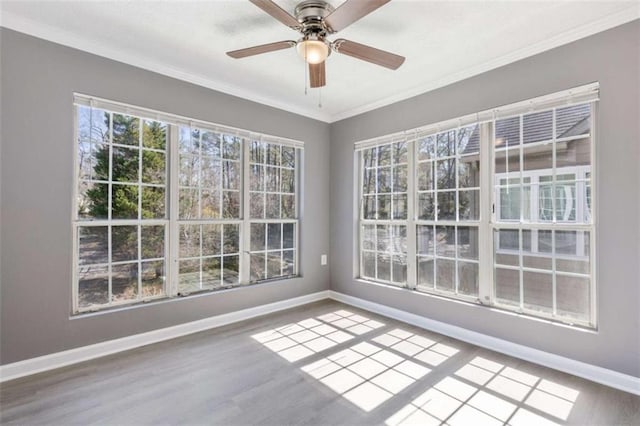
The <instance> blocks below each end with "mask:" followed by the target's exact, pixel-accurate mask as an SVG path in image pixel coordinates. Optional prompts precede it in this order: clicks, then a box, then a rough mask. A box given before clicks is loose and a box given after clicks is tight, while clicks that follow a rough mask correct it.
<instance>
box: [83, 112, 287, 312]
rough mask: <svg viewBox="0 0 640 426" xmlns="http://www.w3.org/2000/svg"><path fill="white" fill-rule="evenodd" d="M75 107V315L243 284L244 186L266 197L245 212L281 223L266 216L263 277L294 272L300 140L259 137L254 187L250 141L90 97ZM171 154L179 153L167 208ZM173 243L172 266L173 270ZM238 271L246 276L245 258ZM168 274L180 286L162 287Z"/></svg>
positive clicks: (247, 207)
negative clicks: (295, 143) (108, 106)
mask: <svg viewBox="0 0 640 426" xmlns="http://www.w3.org/2000/svg"><path fill="white" fill-rule="evenodd" d="M113 108H115V109H116V110H120V109H122V110H124V109H125V108H124V107H122V108H121V106H119V105H115V104H114V105H113ZM75 111H76V124H77V127H76V128H77V132H76V138H77V141H76V143H77V144H76V164H77V166H76V188H77V189H76V192H77V197H76V200H77V201H76V211H75V214H74V235H75V238H74V245H75V247H76V252H75V255H74V257H75V266H74V277H75V279H74V292H73V294H74V298H73V299H74V307H73V309H74V312H85V311H93V310H97V309H102V308H107V307H110V306H115V305H121V304H131V303H135V302H141V301H146V300H150V299H154V298H162V297H167V296H175V295H186V294H189V293H192V292H196V291H203V290H215V289H219V288H226V287H231V286H236V285H238V284H240V275H241V274H240V272H241V271H240V270H241V263H242V260H241V259H242V258H243V256H242V255H241V253H243V249H242V246H243V242H242V241H241V238H240V236H241V234H242V233H244V232H246V235H249V234H250V230H249V229H243V227H244V226H245V222H244V221H243V219H242V211H241V207H242V203H241V200H242V194H243V193H244V191H247V193H248V192H249V191H255V192H256V193H257V196H258V197H261V201H262V204H261V211H260V215H252V214H251V211H250V205H247V206H245V209H246V210H247V212H246V215H247V217H249V215H251V216H255V217H257V218H258V219H259V220H266V221H277V222H280V223H278V224H275V225H271V224H269V225H265V226H267V227H268V228H269V231H270V234H269V235H270V237H271V238H270V239H269V240H268V244H269V245H268V246H265V248H264V250H263V253H264V262H263V265H264V269H265V271H267V272H265V274H266V276H267V277H268V278H275V277H283V276H293V275H296V274H297V250H298V249H297V244H298V243H297V238H298V237H297V235H298V225H299V222H298V219H297V211H296V209H297V191H298V190H299V188H298V182H297V176H298V161H299V160H298V152H299V151H298V150H299V147H298V148H294V147H292V146H289V145H286V144H284V143H283V144H280V143H268V144H264V145H262V146H261V147H262V152H261V153H259V154H258V156H259V161H257V162H252V163H253V164H250V163H247V164H246V166H245V167H247V168H249V167H250V166H254V168H255V169H256V170H255V173H254V174H256V175H257V174H258V172H260V173H262V177H260V176H258V178H259V180H260V183H259V185H260V186H259V187H258V186H257V185H256V183H255V182H252V179H247V182H244V179H243V171H244V170H245V167H243V162H244V161H245V160H244V156H243V153H244V151H243V150H244V147H245V146H248V145H247V142H248V141H249V140H248V139H245V138H244V137H241V136H238V135H237V134H236V135H234V134H227V133H224V132H220V131H216V130H210V129H211V128H216V127H211V128H209V129H207V128H195V127H189V126H181V125H179V124H175V123H174V124H167V123H163V122H160V121H157V120H153V119H149V118H145V117H144V115H142V116H134V115H131V114H128V113H122V111H119V112H115V111H108V110H105V109H98V108H93V107H89V106H81V105H77V106H76V110H75ZM127 111H129V110H128V109H127ZM135 111H136V113H135V114H138V113H140V114H145V112H141V111H140V110H137V109H136V110H135ZM150 116H154V114H153V112H150ZM169 120H172V118H170V119H169ZM240 132H242V131H239V133H238V134H240ZM243 134H248V133H246V132H244V133H243ZM170 151H171V155H170V154H169V153H170ZM169 160H171V161H172V162H175V167H174V168H173V169H171V173H175V177H172V179H171V182H172V189H171V190H172V191H176V192H175V194H171V199H172V200H173V203H174V204H173V205H171V206H170V205H169V199H170V198H169V195H170V194H169V180H170V179H169V170H170V168H169ZM172 176H173V175H172ZM265 176H266V178H265ZM245 184H246V188H245ZM249 184H251V186H250V185H249ZM173 185H174V186H173ZM252 195H253V194H252ZM170 207H171V209H172V210H171V211H172V212H173V209H175V211H176V214H175V217H173V219H172V220H171V221H170V220H169V208H170ZM172 215H173V213H172ZM275 228H278V229H277V230H276V229H275ZM276 231H278V232H276ZM174 233H175V238H174ZM276 234H277V238H276V237H275V235H276ZM170 235H171V239H170V238H169V236H170ZM170 245H172V246H173V248H172V247H170ZM174 251H175V257H174V259H175V266H173V265H174V263H173V262H172V263H171V266H172V267H171V268H168V266H169V262H167V261H166V259H167V258H168V256H169V253H174ZM247 263H249V262H247ZM244 268H246V271H247V274H246V276H247V279H246V281H247V283H248V282H249V281H248V277H249V271H250V268H249V265H248V264H247V265H244ZM169 274H171V275H172V276H174V279H175V283H171V285H170V286H167V282H169V281H168V280H167V279H166V277H167V276H169ZM173 274H175V275H173Z"/></svg>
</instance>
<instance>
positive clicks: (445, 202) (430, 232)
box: [416, 124, 480, 297]
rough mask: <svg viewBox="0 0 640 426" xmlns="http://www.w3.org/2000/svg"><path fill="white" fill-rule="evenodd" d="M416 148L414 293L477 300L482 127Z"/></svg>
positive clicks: (444, 134)
mask: <svg viewBox="0 0 640 426" xmlns="http://www.w3.org/2000/svg"><path fill="white" fill-rule="evenodd" d="M416 144H417V150H418V155H417V160H418V161H417V186H416V198H417V214H416V216H417V219H418V220H417V222H416V224H417V226H416V244H417V247H416V255H417V265H418V268H417V281H416V285H417V286H416V288H417V289H418V290H421V291H435V292H438V293H445V294H450V295H454V296H460V295H462V296H470V297H478V286H479V262H478V244H479V242H478V235H479V233H478V220H479V219H480V125H478V124H474V125H470V126H465V127H460V128H457V129H453V130H448V131H445V132H441V133H437V134H435V135H429V136H426V137H424V138H422V139H421V140H418V141H417V142H416ZM444 223H447V225H444ZM458 224H460V225H458ZM463 224H464V226H461V225H463Z"/></svg>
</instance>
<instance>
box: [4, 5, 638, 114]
mask: <svg viewBox="0 0 640 426" xmlns="http://www.w3.org/2000/svg"><path fill="white" fill-rule="evenodd" d="M636 19H640V5H638V4H633V6H630V7H628V8H625V9H624V10H622V11H620V12H616V13H613V14H610V15H607V16H605V17H603V18H601V19H598V20H595V21H592V22H590V23H588V24H585V25H580V26H578V27H575V28H572V29H570V30H568V31H565V32H563V33H561V34H559V35H557V36H554V37H551V38H548V39H546V40H543V41H541V42H539V43H536V44H532V45H531V46H527V47H526V48H523V49H518V50H516V51H513V52H510V53H508V54H506V55H503V56H500V57H498V58H495V59H493V60H491V61H487V62H483V63H481V64H478V65H475V66H473V67H469V68H466V69H464V70H462V71H460V72H457V73H453V74H450V75H448V76H446V77H444V78H441V79H438V80H435V81H430V82H428V83H425V84H421V85H418V86H415V87H413V88H412V89H409V90H406V91H402V92H399V93H397V94H394V95H393V96H389V97H386V98H383V99H380V100H378V101H375V102H370V103H367V104H363V105H359V106H357V107H355V108H349V109H346V110H344V111H341V112H338V113H336V114H330V113H327V112H324V111H319V110H318V109H316V108H301V107H297V106H294V105H291V104H289V103H286V102H282V101H279V100H277V99H274V98H270V97H264V96H261V95H258V94H256V93H255V92H253V91H250V90H246V89H243V88H241V87H238V86H235V85H231V84H228V83H224V82H222V81H219V80H216V79H213V78H211V77H204V76H202V75H197V74H193V73H190V72H187V71H185V70H182V69H180V68H176V67H173V66H170V65H167V64H164V63H160V62H158V61H155V60H152V59H149V58H145V57H143V56H140V55H134V54H132V53H129V52H127V51H125V50H122V49H114V48H112V47H109V46H107V45H105V44H103V43H97V42H95V41H91V40H87V39H84V38H82V37H80V36H78V35H76V34H73V33H70V32H68V31H64V30H62V29H59V28H55V27H52V26H50V25H45V24H40V23H36V22H35V21H33V20H30V19H27V18H24V17H21V16H18V15H16V14H14V13H10V12H6V11H2V13H1V14H0V26H2V27H5V28H9V29H11V30H15V31H18V32H22V33H25V34H28V35H31V36H34V37H38V38H41V39H45V40H48V41H51V42H54V43H58V44H61V45H64V46H68V47H71V48H74V49H78V50H82V51H85V52H88V53H92V54H95V55H98V56H102V57H105V58H108V59H112V60H115V61H118V62H122V63H125V64H128V65H132V66H135V67H138V68H142V69H145V70H148V71H152V72H156V73H158V74H162V75H165V76H168V77H172V78H176V79H178V80H182V81H186V82H188V83H192V84H196V85H198V86H202V87H205V88H208V89H212V90H216V91H218V92H222V93H226V94H228V95H232V96H236V97H240V98H243V99H246V100H249V101H253V102H257V103H260V104H263V105H266V106H270V107H274V108H278V109H281V110H284V111H287V112H291V113H294V114H298V115H302V116H305V117H308V118H312V119H315V120H319V121H323V122H326V123H334V122H336V121H340V120H344V119H346V118H350V117H354V116H356V115H360V114H363V113H366V112H369V111H373V110H375V109H378V108H382V107H385V106H387V105H390V104H393V103H396V102H400V101H403V100H406V99H409V98H412V97H415V96H417V95H420V94H423V93H426V92H429V91H432V90H435V89H438V88H440V87H444V86H447V85H449V84H452V83H455V82H457V81H461V80H464V79H467V78H470V77H473V76H476V75H479V74H482V73H484V72H487V71H490V70H492V69H496V68H499V67H501V66H504V65H507V64H510V63H513V62H516V61H519V60H521V59H524V58H527V57H530V56H533V55H536V54H539V53H542V52H544V51H547V50H551V49H553V48H556V47H559V46H562V45H565V44H568V43H571V42H573V41H576V40H579V39H581V38H584V37H588V36H590V35H593V34H596V33H598V32H601V31H605V30H608V29H610V28H614V27H616V26H619V25H623V24H625V23H628V22H631V21H634V20H636Z"/></svg>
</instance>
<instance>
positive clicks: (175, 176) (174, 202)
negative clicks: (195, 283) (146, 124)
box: [165, 125, 180, 296]
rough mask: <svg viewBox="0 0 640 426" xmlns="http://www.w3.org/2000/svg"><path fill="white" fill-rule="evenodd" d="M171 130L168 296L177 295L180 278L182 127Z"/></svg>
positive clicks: (166, 249) (174, 127)
mask: <svg viewBox="0 0 640 426" xmlns="http://www.w3.org/2000/svg"><path fill="white" fill-rule="evenodd" d="M167 128H168V130H169V150H168V151H169V232H168V234H169V241H168V244H165V252H167V251H168V256H167V257H166V259H167V260H168V261H167V262H166V264H167V269H168V270H167V276H168V277H169V283H168V285H167V288H166V289H165V291H166V292H167V295H168V296H175V295H176V294H177V293H178V279H179V264H178V255H179V245H180V238H179V223H178V220H179V217H178V216H179V211H180V209H179V200H180V197H179V175H180V153H179V149H178V137H179V132H180V129H179V127H178V126H176V125H168V126H167Z"/></svg>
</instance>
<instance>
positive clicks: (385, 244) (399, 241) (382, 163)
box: [360, 142, 408, 285]
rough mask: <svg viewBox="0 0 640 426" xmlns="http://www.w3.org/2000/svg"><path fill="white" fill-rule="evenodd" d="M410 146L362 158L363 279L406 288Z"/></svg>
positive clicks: (384, 148) (372, 150)
mask: <svg viewBox="0 0 640 426" xmlns="http://www.w3.org/2000/svg"><path fill="white" fill-rule="evenodd" d="M407 159H408V152H407V143H406V142H400V143H390V144H386V145H381V146H378V147H373V148H369V149H367V150H365V151H364V152H363V154H362V161H363V179H362V193H363V197H362V217H361V236H362V246H361V247H362V252H361V259H360V261H361V264H362V269H361V270H362V276H363V277H366V278H372V279H375V280H378V281H381V282H385V283H389V284H395V285H404V284H406V281H407V225H406V222H407V210H408V205H407V197H408V194H407V188H408V186H407V177H408V164H407V161H408V160H407Z"/></svg>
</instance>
